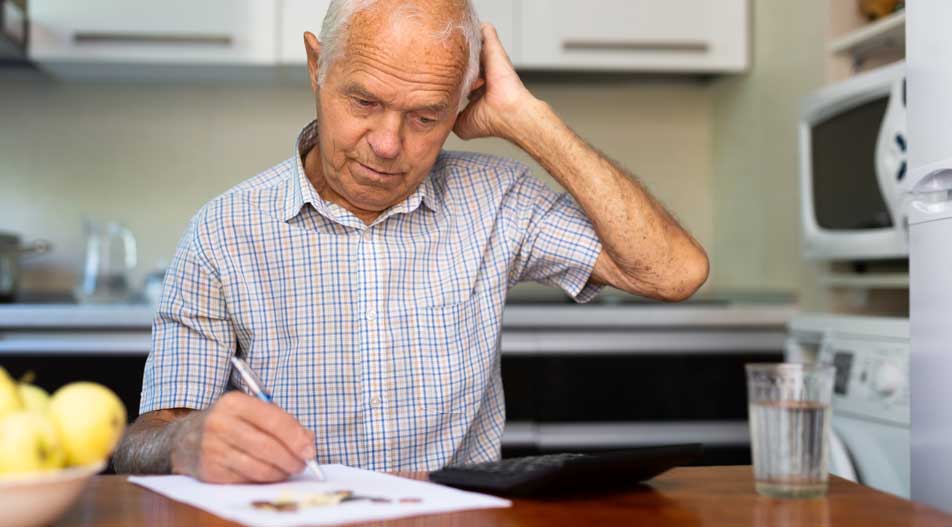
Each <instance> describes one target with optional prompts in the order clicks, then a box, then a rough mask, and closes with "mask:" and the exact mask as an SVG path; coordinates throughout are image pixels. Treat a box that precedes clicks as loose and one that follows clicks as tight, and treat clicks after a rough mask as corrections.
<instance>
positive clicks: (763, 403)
mask: <svg viewBox="0 0 952 527" xmlns="http://www.w3.org/2000/svg"><path fill="white" fill-rule="evenodd" d="M746 368H747V400H748V409H749V412H750V416H749V417H750V445H751V450H752V453H753V461H754V486H755V487H756V489H757V493H759V494H762V495H764V496H771V497H775V498H814V497H817V496H823V495H825V494H826V486H827V458H828V455H829V454H828V452H829V448H830V447H829V445H830V438H829V435H830V399H831V398H832V396H833V373H834V368H833V366H829V365H825V364H823V365H821V364H815V365H814V364H748V365H747V366H746Z"/></svg>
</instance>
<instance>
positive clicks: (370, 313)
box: [367, 309, 377, 320]
mask: <svg viewBox="0 0 952 527" xmlns="http://www.w3.org/2000/svg"><path fill="white" fill-rule="evenodd" d="M375 318H377V312H376V311H374V310H373V309H368V310H367V320H374V319H375Z"/></svg>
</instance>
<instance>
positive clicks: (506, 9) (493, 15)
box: [471, 0, 520, 66]
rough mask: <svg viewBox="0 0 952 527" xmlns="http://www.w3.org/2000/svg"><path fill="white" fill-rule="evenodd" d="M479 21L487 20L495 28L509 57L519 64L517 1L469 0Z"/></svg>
mask: <svg viewBox="0 0 952 527" xmlns="http://www.w3.org/2000/svg"><path fill="white" fill-rule="evenodd" d="M471 1H472V2H473V7H474V8H475V9H476V14H478V15H479V20H480V21H481V22H489V23H490V24H492V25H493V27H495V28H496V33H498V34H499V40H501V41H502V45H503V47H504V48H506V52H507V53H508V54H509V58H510V59H511V60H512V63H513V64H515V65H516V66H518V65H519V59H520V56H519V49H518V39H517V38H516V10H517V9H518V7H519V5H518V4H519V2H518V1H514V0H471Z"/></svg>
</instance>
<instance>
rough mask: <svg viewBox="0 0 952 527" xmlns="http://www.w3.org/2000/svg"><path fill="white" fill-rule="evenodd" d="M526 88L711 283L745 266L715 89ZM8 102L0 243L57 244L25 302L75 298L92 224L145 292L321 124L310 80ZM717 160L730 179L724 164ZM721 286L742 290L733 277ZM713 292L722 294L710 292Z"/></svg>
mask: <svg viewBox="0 0 952 527" xmlns="http://www.w3.org/2000/svg"><path fill="white" fill-rule="evenodd" d="M528 84H529V87H530V89H532V90H533V91H534V92H535V93H536V94H537V95H538V96H539V97H541V98H544V99H545V100H547V101H549V102H550V103H551V104H552V105H553V106H554V107H555V108H556V110H558V111H559V112H560V113H561V114H562V116H563V117H564V118H565V120H566V121H567V122H568V123H569V124H571V125H572V126H573V127H574V128H575V129H576V131H577V132H578V133H579V134H580V135H582V136H583V137H585V138H586V139H588V140H589V141H590V142H591V143H592V144H594V145H596V146H597V147H598V148H600V149H601V150H603V151H604V152H606V153H607V154H608V155H610V156H612V157H614V158H615V159H618V160H619V161H621V162H622V163H623V164H624V165H626V166H628V167H629V168H631V170H632V171H634V172H635V173H637V174H638V175H639V176H640V177H641V178H642V179H643V181H644V182H646V183H647V185H648V186H649V187H650V188H651V189H652V190H653V191H654V192H655V193H656V195H657V196H658V197H659V198H660V199H661V200H662V201H664V202H665V203H666V204H667V205H668V206H669V207H670V208H671V209H672V210H673V211H674V213H675V214H676V215H677V216H678V217H679V218H680V219H681V221H682V222H683V223H684V224H685V225H686V226H687V227H688V228H689V229H690V230H691V231H692V232H693V233H694V234H695V235H696V236H697V237H698V238H699V239H700V240H701V241H702V243H704V245H705V246H707V247H708V248H709V249H710V250H711V252H712V257H713V261H714V266H715V270H717V269H719V267H721V266H728V267H733V266H735V265H737V264H742V263H743V262H742V260H743V259H744V258H747V257H749V255H748V254H734V253H730V252H728V253H727V254H726V255H725V256H726V257H727V258H730V260H726V259H722V258H720V256H719V255H718V254H717V251H718V245H717V242H718V241H719V240H722V239H723V234H719V233H718V232H716V229H715V225H714V223H713V221H712V219H713V218H714V216H715V203H714V201H715V199H722V197H723V195H724V193H723V192H718V191H716V189H715V188H714V187H715V185H714V180H713V175H714V170H713V167H714V166H715V163H714V160H713V159H712V133H711V131H712V112H713V111H715V110H713V109H712V104H711V87H710V85H709V84H708V83H700V82H697V81H696V80H690V79H689V80H684V81H665V82H661V81H651V80H645V79H641V80H638V79H628V80H618V79H591V78H589V79H580V80H574V81H569V80H565V79H556V80H553V79H537V80H535V81H531V80H530V81H529V83H528ZM0 90H2V93H3V96H2V97H0V123H2V125H0V230H8V231H16V232H18V233H20V234H21V235H22V236H24V237H25V238H26V239H32V238H38V237H39V238H47V239H49V240H51V241H52V242H53V246H54V250H53V253H52V254H50V255H48V256H43V257H39V258H35V259H33V260H31V261H27V262H24V266H25V268H26V274H25V277H24V283H23V286H24V289H31V290H42V291H48V290H66V289H70V288H71V287H72V286H73V284H74V282H75V277H76V273H77V272H78V270H79V269H80V267H81V265H82V257H83V251H84V247H83V241H84V233H83V228H82V222H81V220H82V218H83V216H84V215H89V216H92V217H94V218H97V219H103V220H105V219H115V220H119V221H121V222H123V223H125V224H126V225H127V226H129V227H130V228H131V229H132V230H133V231H134V233H135V234H136V236H137V237H138V240H139V249H140V265H139V269H138V272H137V274H136V277H135V280H136V283H139V281H141V278H142V276H143V275H144V274H145V273H146V272H148V271H149V270H150V269H151V268H152V267H153V266H154V265H155V264H156V262H157V261H159V260H160V259H162V258H166V259H167V258H170V257H171V256H172V254H173V251H174V248H175V244H176V242H177V240H178V238H179V236H180V235H181V233H182V230H183V228H184V227H185V224H186V222H187V220H188V218H189V217H190V216H191V215H192V214H193V213H194V212H195V211H196V210H197V209H198V208H199V207H200V206H201V205H202V204H203V203H205V202H206V201H207V200H209V199H211V198H212V197H214V196H215V195H217V194H219V193H221V192H223V191H224V190H226V189H227V188H229V187H231V186H232V185H235V184H236V183H238V182H240V181H242V180H243V179H245V178H248V177H251V176H253V175H254V174H256V173H257V172H259V171H261V170H263V169H265V168H267V167H269V166H271V165H273V164H275V163H277V162H279V161H281V160H283V159H285V158H287V157H289V156H290V155H291V153H292V147H293V141H294V139H295V136H296V134H297V132H298V131H299V129H300V127H301V126H302V125H303V124H305V123H306V122H307V121H308V120H309V119H310V117H311V116H312V115H313V109H312V100H311V93H310V91H309V90H308V89H307V87H306V85H305V84H304V81H303V80H302V82H301V84H300V86H294V85H287V86H277V87H276V86H239V85H230V86H229V85H219V86H182V85H126V86H122V85H105V84H104V85H93V84H63V83H59V82H55V81H51V80H49V79H47V78H45V77H44V76H42V75H37V74H31V73H30V72H28V71H24V70H20V69H0ZM718 115H720V113H718ZM720 119H721V120H723V119H724V117H723V116H722V117H720ZM447 147H448V148H452V149H472V150H477V151H483V152H489V153H496V154H501V155H511V156H513V157H517V158H520V159H523V160H526V158H525V156H524V155H522V154H521V152H518V151H516V150H515V149H514V148H512V147H511V146H509V145H508V144H506V143H504V142H502V141H496V140H478V141H472V142H463V141H460V140H458V139H456V138H455V137H451V139H450V141H449V142H448V144H447ZM718 159H719V160H720V161H719V162H720V164H721V165H723V164H724V161H723V154H722V155H721V156H720V157H719V158H718ZM718 166H719V165H718ZM721 168H722V167H720V166H719V169H720V170H719V172H720V173H721V179H724V177H723V170H722V169H721ZM536 170H537V172H540V173H541V169H539V168H538V167H537V166H536ZM727 225H728V227H730V228H733V224H732V223H730V222H728V224H727ZM718 236H720V238H719V237H718ZM722 245H723V243H722ZM727 247H729V244H728V245H727ZM715 276H719V277H722V278H721V280H725V283H733V282H734V280H733V277H734V274H733V273H731V272H728V271H727V270H724V271H721V272H718V273H716V274H715ZM783 283H784V284H788V282H783ZM718 285H719V284H718V282H717V280H714V281H712V283H710V284H709V285H708V286H707V287H708V288H712V287H717V286H718Z"/></svg>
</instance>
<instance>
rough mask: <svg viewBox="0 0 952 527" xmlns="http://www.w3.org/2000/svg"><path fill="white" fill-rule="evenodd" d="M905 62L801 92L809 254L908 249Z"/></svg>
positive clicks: (856, 256)
mask: <svg viewBox="0 0 952 527" xmlns="http://www.w3.org/2000/svg"><path fill="white" fill-rule="evenodd" d="M904 73H905V63H903V62H900V63H896V64H892V65H889V66H885V67H882V68H878V69H876V70H872V71H869V72H865V73H862V74H859V75H856V76H854V77H851V78H850V79H848V80H846V81H843V82H839V83H837V84H833V85H830V86H827V87H825V88H823V89H821V90H819V91H817V92H815V93H813V94H811V95H809V96H808V97H806V98H805V99H804V103H803V106H802V109H801V113H800V122H799V155H800V160H799V161H800V167H799V175H800V215H801V225H802V234H803V238H802V239H803V250H804V256H805V257H806V258H807V259H810V260H842V261H866V260H878V259H897V258H905V257H907V256H908V254H909V250H908V234H907V227H906V220H905V218H904V215H903V208H902V193H901V191H900V186H899V185H900V183H901V181H902V179H903V178H904V177H905V174H906V146H907V145H906V100H905V99H906V88H905V75H904Z"/></svg>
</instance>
